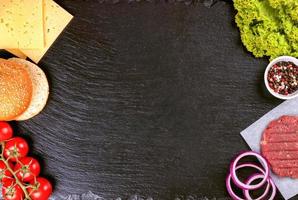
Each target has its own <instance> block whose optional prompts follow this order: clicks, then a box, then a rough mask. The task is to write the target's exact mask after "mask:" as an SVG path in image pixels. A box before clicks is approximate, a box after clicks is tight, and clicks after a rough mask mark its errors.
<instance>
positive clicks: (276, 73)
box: [267, 61, 298, 95]
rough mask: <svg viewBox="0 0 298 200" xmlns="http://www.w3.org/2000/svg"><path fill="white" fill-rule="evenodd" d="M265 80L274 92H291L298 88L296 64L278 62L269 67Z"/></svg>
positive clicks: (286, 93)
mask: <svg viewBox="0 0 298 200" xmlns="http://www.w3.org/2000/svg"><path fill="white" fill-rule="evenodd" d="M267 80H268V83H269V87H270V88H271V89H272V90H274V92H276V93H279V94H282V95H289V94H292V93H294V92H295V91H296V90H297V89H298V66H297V65H295V64H294V63H293V62H285V61H282V62H278V63H276V64H274V65H273V66H272V67H271V68H270V69H269V72H268V77H267Z"/></svg>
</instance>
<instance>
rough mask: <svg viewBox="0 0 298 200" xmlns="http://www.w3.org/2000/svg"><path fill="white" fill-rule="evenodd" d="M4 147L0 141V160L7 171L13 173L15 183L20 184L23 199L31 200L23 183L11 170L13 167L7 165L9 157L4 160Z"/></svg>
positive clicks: (3, 143)
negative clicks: (23, 195)
mask: <svg viewBox="0 0 298 200" xmlns="http://www.w3.org/2000/svg"><path fill="white" fill-rule="evenodd" d="M4 147H5V142H1V149H2V152H1V157H0V160H2V161H3V162H4V163H5V165H6V168H7V169H8V171H9V172H10V173H11V174H12V175H13V177H14V179H15V181H16V184H17V185H19V186H20V188H21V189H22V190H23V192H24V194H25V200H31V197H30V196H29V193H28V191H27V189H26V187H25V186H24V185H23V183H22V182H21V181H20V180H19V179H18V177H17V175H16V173H15V172H14V171H13V169H11V167H10V166H9V164H8V160H9V158H8V159H7V160H6V159H5V158H4V155H3V154H4Z"/></svg>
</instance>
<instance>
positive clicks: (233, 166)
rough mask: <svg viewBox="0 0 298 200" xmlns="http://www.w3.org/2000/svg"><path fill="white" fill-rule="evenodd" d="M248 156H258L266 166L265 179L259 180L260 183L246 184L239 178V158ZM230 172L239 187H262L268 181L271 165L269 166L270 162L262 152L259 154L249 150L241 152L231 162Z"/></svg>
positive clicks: (250, 188) (247, 188)
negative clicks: (237, 172) (237, 168)
mask: <svg viewBox="0 0 298 200" xmlns="http://www.w3.org/2000/svg"><path fill="white" fill-rule="evenodd" d="M246 156H255V157H257V158H258V159H259V161H260V162H261V163H262V165H263V167H264V177H263V180H262V181H261V182H259V183H258V184H255V185H249V184H245V183H243V182H241V181H240V180H239V178H238V177H237V174H236V171H237V170H236V166H237V163H238V162H239V160H240V159H241V158H243V157H246ZM230 174H231V177H232V179H233V182H234V183H235V185H237V186H238V187H239V188H241V189H246V190H255V189H258V188H260V187H262V186H263V185H264V184H265V182H266V181H267V179H268V176H269V166H268V163H267V161H266V160H265V158H263V157H262V156H261V155H260V154H258V153H256V152H253V151H247V152H244V153H242V154H240V155H239V156H237V157H236V159H235V160H234V161H233V162H232V163H231V165H230Z"/></svg>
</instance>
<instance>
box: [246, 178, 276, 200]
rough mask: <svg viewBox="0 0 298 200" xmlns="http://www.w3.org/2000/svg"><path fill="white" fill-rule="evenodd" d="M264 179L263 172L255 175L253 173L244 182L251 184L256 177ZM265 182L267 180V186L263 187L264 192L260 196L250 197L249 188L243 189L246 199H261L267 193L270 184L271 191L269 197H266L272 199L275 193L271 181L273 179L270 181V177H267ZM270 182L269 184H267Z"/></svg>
mask: <svg viewBox="0 0 298 200" xmlns="http://www.w3.org/2000/svg"><path fill="white" fill-rule="evenodd" d="M261 178H262V179H264V174H255V175H253V176H251V177H250V178H249V179H248V181H247V182H246V184H248V185H249V184H251V183H252V182H253V181H254V180H257V179H261ZM267 182H268V184H267V187H266V189H265V191H264V193H263V194H262V195H261V196H260V197H258V198H257V199H252V198H251V196H250V194H249V190H243V191H244V196H245V198H246V199H247V200H261V199H264V197H265V196H267V194H268V191H269V188H270V187H269V186H270V185H271V187H272V193H271V196H270V198H269V199H268V200H273V199H274V197H275V195H276V187H275V185H274V183H273V181H272V179H271V178H270V177H269V179H268V180H267ZM269 183H270V184H269Z"/></svg>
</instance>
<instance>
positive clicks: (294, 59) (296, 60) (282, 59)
mask: <svg viewBox="0 0 298 200" xmlns="http://www.w3.org/2000/svg"><path fill="white" fill-rule="evenodd" d="M281 61H286V62H289V61H290V62H292V63H294V64H295V65H297V66H298V59H297V58H294V57H291V56H280V57H277V58H275V59H274V60H272V61H271V62H270V63H269V65H268V66H267V68H266V70H265V74H264V81H265V85H266V88H267V90H268V91H269V92H270V93H271V94H272V95H273V96H275V97H277V98H279V99H292V98H295V97H297V96H298V90H297V91H295V92H294V93H292V94H289V95H282V94H278V93H276V92H274V90H272V89H271V88H270V86H269V83H268V80H267V76H268V72H269V70H270V68H271V67H272V66H273V65H274V64H276V63H278V62H281Z"/></svg>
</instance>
